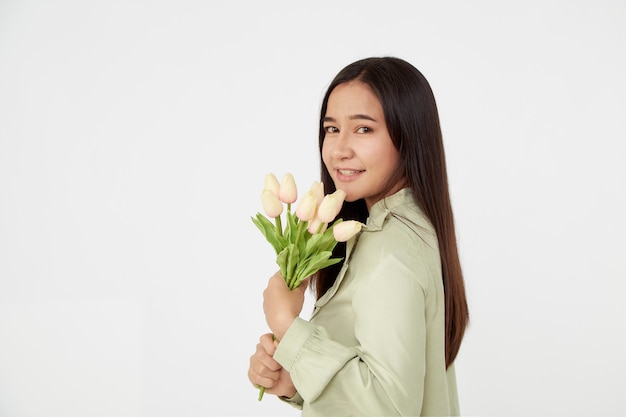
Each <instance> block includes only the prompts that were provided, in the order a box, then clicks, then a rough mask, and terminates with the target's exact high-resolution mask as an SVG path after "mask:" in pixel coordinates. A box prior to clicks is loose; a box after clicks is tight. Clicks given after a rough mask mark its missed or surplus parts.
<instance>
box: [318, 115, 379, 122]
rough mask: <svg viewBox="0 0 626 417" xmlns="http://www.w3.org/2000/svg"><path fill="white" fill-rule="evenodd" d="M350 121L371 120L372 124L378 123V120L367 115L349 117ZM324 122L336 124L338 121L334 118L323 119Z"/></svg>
mask: <svg viewBox="0 0 626 417" xmlns="http://www.w3.org/2000/svg"><path fill="white" fill-rule="evenodd" d="M348 119H349V120H371V121H372V122H376V119H374V118H373V117H372V116H368V115H367V114H353V115H351V116H348ZM322 121H323V122H336V120H335V119H334V118H332V117H328V116H326V117H324V118H323V119H322Z"/></svg>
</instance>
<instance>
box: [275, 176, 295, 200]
mask: <svg viewBox="0 0 626 417" xmlns="http://www.w3.org/2000/svg"><path fill="white" fill-rule="evenodd" d="M278 197H279V198H280V201H282V202H283V203H285V204H292V203H294V202H295V201H296V200H297V199H298V189H297V188H296V181H295V180H294V178H293V175H291V174H285V175H284V176H283V180H282V182H281V183H280V192H279V194H278Z"/></svg>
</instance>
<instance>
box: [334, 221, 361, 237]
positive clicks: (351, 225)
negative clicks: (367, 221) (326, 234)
mask: <svg viewBox="0 0 626 417" xmlns="http://www.w3.org/2000/svg"><path fill="white" fill-rule="evenodd" d="M362 226H363V224H362V223H361V222H358V221H356V220H346V221H342V222H339V223H337V224H335V225H334V226H333V236H335V240H336V241H337V242H347V241H348V240H350V239H351V238H352V236H354V235H356V234H357V233H359V232H360V231H361V227H362Z"/></svg>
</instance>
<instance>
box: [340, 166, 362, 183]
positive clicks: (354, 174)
mask: <svg viewBox="0 0 626 417" xmlns="http://www.w3.org/2000/svg"><path fill="white" fill-rule="evenodd" d="M335 172H336V173H337V179H338V180H340V181H344V182H345V181H354V180H356V179H357V178H359V177H360V176H361V174H363V173H364V172H365V170H363V169H353V168H335Z"/></svg>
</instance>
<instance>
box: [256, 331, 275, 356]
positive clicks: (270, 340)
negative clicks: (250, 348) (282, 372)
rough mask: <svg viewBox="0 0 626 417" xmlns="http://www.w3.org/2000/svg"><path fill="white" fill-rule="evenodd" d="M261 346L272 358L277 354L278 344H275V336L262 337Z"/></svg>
mask: <svg viewBox="0 0 626 417" xmlns="http://www.w3.org/2000/svg"><path fill="white" fill-rule="evenodd" d="M260 344H261V346H263V349H265V352H266V353H267V354H268V355H270V356H274V352H276V346H277V345H276V342H275V338H274V337H273V336H271V335H270V337H262V338H261V343H260Z"/></svg>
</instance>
